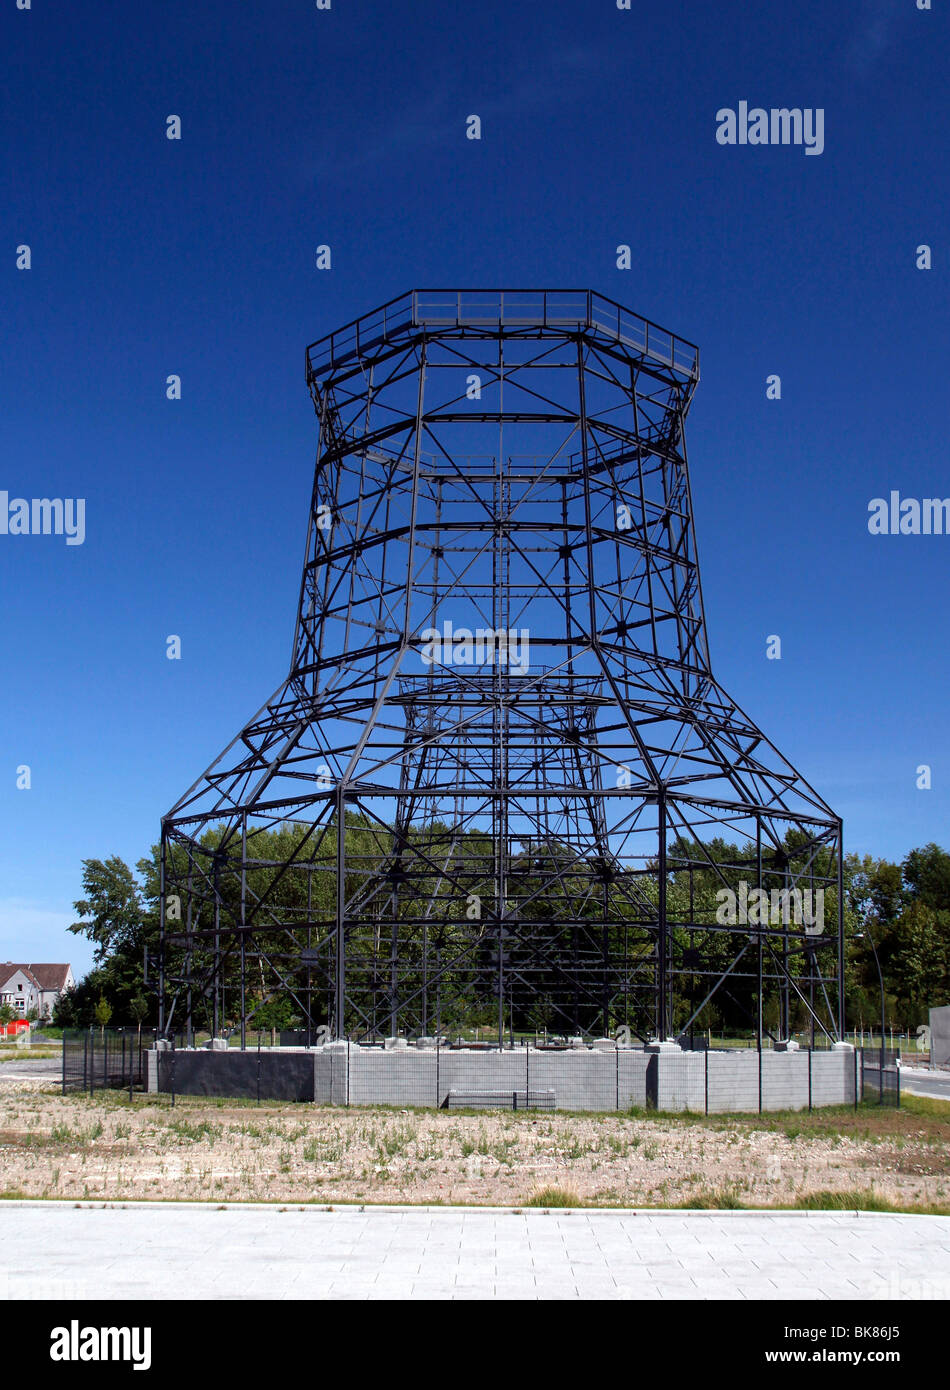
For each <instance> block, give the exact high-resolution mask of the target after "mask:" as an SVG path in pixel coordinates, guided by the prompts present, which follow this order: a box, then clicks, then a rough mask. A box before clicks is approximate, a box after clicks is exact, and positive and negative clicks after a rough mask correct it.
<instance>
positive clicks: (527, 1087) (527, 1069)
mask: <svg viewBox="0 0 950 1390" xmlns="http://www.w3.org/2000/svg"><path fill="white" fill-rule="evenodd" d="M530 1096H531V1062H530V1060H529V1058H528V1042H527V1039H525V1045H524V1104H525V1109H526V1110H527V1108H528V1105H529V1104H530Z"/></svg>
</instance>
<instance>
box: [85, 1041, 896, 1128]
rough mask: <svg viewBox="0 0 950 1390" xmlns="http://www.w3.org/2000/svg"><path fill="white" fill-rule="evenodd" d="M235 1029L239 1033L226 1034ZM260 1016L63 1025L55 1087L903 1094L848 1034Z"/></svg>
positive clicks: (749, 1101)
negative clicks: (518, 1033) (554, 1035)
mask: <svg viewBox="0 0 950 1390" xmlns="http://www.w3.org/2000/svg"><path fill="white" fill-rule="evenodd" d="M235 1041H236V1040H235ZM281 1042H282V1044H283V1045H279V1044H277V1042H276V1039H275V1038H274V1037H273V1035H272V1034H271V1033H270V1031H269V1030H268V1031H267V1032H264V1031H261V1032H259V1033H257V1034H256V1035H254V1036H253V1037H247V1038H246V1039H245V1046H244V1047H243V1048H242V1047H239V1046H236V1045H235V1046H229V1045H228V1043H227V1041H226V1040H217V1041H215V1042H209V1043H208V1044H206V1045H204V1046H199V1047H195V1046H194V1045H193V1040H192V1039H189V1038H186V1037H185V1036H184V1035H182V1036H180V1037H172V1038H167V1039H159V1040H156V1038H155V1036H154V1034H152V1033H151V1032H146V1031H143V1032H141V1033H138V1032H137V1030H134V1029H129V1030H122V1029H86V1030H71V1031H69V1032H65V1033H64V1035H63V1091H64V1093H65V1092H66V1091H69V1090H88V1091H94V1090H97V1089H103V1088H113V1089H114V1088H119V1087H125V1088H128V1089H129V1090H130V1093H131V1092H133V1091H134V1090H136V1089H141V1090H148V1091H150V1092H152V1093H153V1094H161V1095H164V1096H167V1097H168V1098H169V1100H170V1103H171V1104H172V1105H176V1104H178V1103H180V1102H181V1101H182V1100H183V1099H186V1098H190V1099H195V1100H200V1099H202V1098H209V1097H218V1098H222V1099H225V1098H229V1099H232V1100H236V1101H245V1102H246V1101H252V1102H256V1103H258V1104H260V1103H262V1102H278V1103H281V1102H284V1103H286V1102H308V1101H309V1102H311V1103H313V1102H315V1103H317V1104H322V1105H340V1106H373V1105H379V1106H396V1107H400V1108H403V1107H405V1108H415V1107H423V1108H436V1109H440V1110H483V1109H497V1108H504V1109H510V1110H515V1111H517V1110H566V1111H601V1112H603V1111H621V1112H623V1111H627V1112H628V1111H630V1110H636V1109H655V1110H658V1111H670V1112H684V1111H687V1112H691V1113H695V1114H705V1115H712V1114H728V1113H749V1112H756V1111H759V1112H762V1111H779V1110H809V1111H810V1110H812V1109H815V1108H816V1107H819V1106H828V1105H851V1106H855V1107H856V1106H858V1105H859V1104H861V1103H876V1104H880V1105H889V1106H899V1104H900V1069H899V1064H900V1054H899V1052H898V1051H897V1050H896V1049H885V1050H884V1052H883V1054H882V1051H881V1049H879V1048H876V1049H874V1050H873V1051H869V1050H861V1049H852V1048H851V1047H847V1046H846V1047H841V1048H825V1047H816V1048H814V1049H812V1048H801V1047H797V1046H795V1045H794V1044H791V1045H789V1046H787V1047H786V1048H774V1049H772V1048H768V1049H765V1048H764V1049H753V1048H721V1047H720V1048H717V1047H712V1048H710V1047H709V1046H708V1045H705V1046H700V1047H696V1048H693V1049H692V1050H691V1049H688V1048H683V1047H681V1046H677V1045H676V1044H672V1043H668V1044H664V1045H662V1046H661V1047H660V1048H658V1049H654V1048H649V1047H643V1046H635V1045H634V1046H625V1045H617V1044H616V1043H615V1042H613V1041H612V1040H609V1039H602V1040H600V1041H599V1042H594V1043H581V1042H580V1040H577V1041H576V1042H574V1043H562V1042H558V1043H549V1044H542V1043H536V1042H531V1041H529V1040H525V1041H524V1042H522V1043H520V1044H519V1043H514V1044H512V1045H511V1046H510V1047H508V1048H506V1049H499V1048H498V1047H497V1046H488V1045H484V1046H478V1045H477V1044H472V1043H467V1044H461V1045H459V1044H457V1043H456V1044H454V1045H453V1044H450V1043H447V1042H446V1041H444V1040H442V1039H438V1038H431V1039H428V1038H427V1039H423V1040H421V1041H420V1042H419V1043H416V1044H414V1043H410V1042H408V1041H405V1040H402V1039H400V1040H398V1041H397V1042H396V1043H395V1044H392V1043H390V1044H386V1045H384V1044H382V1043H380V1044H378V1045H367V1044H362V1045H358V1044H355V1043H352V1042H333V1043H330V1044H326V1045H322V1046H318V1047H311V1048H308V1047H307V1046H306V1045H305V1044H304V1045H300V1044H299V1043H297V1040H296V1039H294V1042H293V1043H290V1044H288V1043H286V1042H284V1040H283V1039H281Z"/></svg>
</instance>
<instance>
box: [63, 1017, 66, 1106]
mask: <svg viewBox="0 0 950 1390" xmlns="http://www.w3.org/2000/svg"><path fill="white" fill-rule="evenodd" d="M65 1094H66V1029H65V1028H64V1029H63V1095H65Z"/></svg>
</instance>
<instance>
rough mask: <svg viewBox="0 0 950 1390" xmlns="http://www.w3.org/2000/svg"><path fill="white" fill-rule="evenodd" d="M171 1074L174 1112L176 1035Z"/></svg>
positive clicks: (173, 1043)
mask: <svg viewBox="0 0 950 1390" xmlns="http://www.w3.org/2000/svg"><path fill="white" fill-rule="evenodd" d="M171 1072H172V1080H171V1087H172V1109H173V1110H174V1108H175V1037H174V1034H173V1035H172V1066H171Z"/></svg>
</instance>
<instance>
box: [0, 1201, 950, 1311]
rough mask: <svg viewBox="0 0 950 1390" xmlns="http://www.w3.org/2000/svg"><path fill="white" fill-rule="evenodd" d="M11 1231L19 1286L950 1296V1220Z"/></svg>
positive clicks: (453, 1221) (188, 1212)
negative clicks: (40, 1255)
mask: <svg viewBox="0 0 950 1390" xmlns="http://www.w3.org/2000/svg"><path fill="white" fill-rule="evenodd" d="M4 1231H5V1235H6V1237H7V1240H8V1242H11V1244H12V1248H20V1249H26V1248H39V1247H40V1246H41V1247H42V1248H43V1251H44V1260H43V1269H42V1271H36V1272H33V1271H30V1272H27V1273H25V1274H23V1275H22V1276H18V1277H17V1279H16V1280H12V1279H11V1280H8V1281H7V1285H6V1290H5V1294H6V1297H7V1298H9V1299H17V1298H31V1297H49V1296H51V1290H54V1289H57V1288H58V1289H61V1290H63V1291H64V1292H63V1297H64V1298H68V1299H70V1300H76V1299H83V1298H123V1297H129V1296H130V1295H131V1296H140V1297H146V1298H149V1297H155V1298H192V1297H195V1296H200V1297H207V1298H213V1299H218V1298H221V1299H233V1298H241V1297H259V1298H269V1299H278V1298H279V1299H283V1298H290V1299H333V1298H348V1299H349V1298H352V1299H360V1300H363V1299H373V1300H379V1299H399V1300H405V1299H406V1298H414V1299H418V1300H420V1301H421V1300H430V1299H454V1298H459V1299H461V1298H466V1299H471V1298H483V1299H492V1298H495V1299H515V1298H517V1299H523V1298H527V1299H539V1298H540V1299H565V1300H568V1299H569V1300H575V1299H577V1298H587V1299H625V1298H626V1299H633V1298H637V1299H642V1298H647V1299H656V1298H662V1299H708V1298H717V1299H722V1298H728V1299H744V1298H748V1299H768V1300H773V1299H790V1298H796V1299H798V1298H804V1299H816V1300H823V1299H826V1298H848V1299H867V1298H875V1299H880V1298H882V1297H883V1298H887V1297H889V1296H890V1297H894V1298H914V1297H920V1298H933V1297H934V1296H935V1294H934V1292H933V1290H934V1289H935V1288H943V1289H944V1290H945V1291H946V1292H945V1293H944V1294H943V1297H947V1296H950V1219H948V1218H944V1217H926V1216H900V1215H889V1214H880V1213H874V1214H867V1213H863V1214H860V1215H859V1214H856V1213H851V1214H848V1213H837V1212H836V1213H821V1212H814V1213H800V1212H794V1213H771V1212H769V1213H756V1212H729V1213H706V1212H697V1213H682V1212H677V1213H675V1214H672V1215H667V1214H666V1213H663V1212H643V1211H607V1210H602V1211H587V1212H583V1213H580V1212H563V1211H552V1212H551V1213H550V1214H545V1213H543V1212H523V1213H521V1214H520V1215H517V1216H515V1215H513V1214H512V1213H511V1212H509V1211H505V1210H497V1209H493V1210H486V1209H484V1208H479V1209H472V1208H454V1209H453V1208H434V1209H432V1210H429V1211H420V1210H418V1209H416V1210H413V1209H398V1208H397V1209H393V1208H375V1209H374V1208H369V1209H367V1210H365V1211H362V1212H361V1211H359V1210H358V1209H355V1208H346V1207H342V1208H340V1207H337V1208H335V1209H334V1210H332V1211H327V1210H325V1209H322V1208H317V1207H307V1208H304V1209H302V1210H301V1209H296V1208H292V1209H283V1210H281V1209H278V1208H274V1207H266V1206H258V1207H254V1206H250V1205H244V1206H233V1207H228V1208H227V1210H225V1211H220V1210H218V1209H216V1208H213V1207H203V1206H201V1205H200V1204H196V1203H190V1204H181V1205H177V1204H170V1203H163V1204H161V1205H160V1206H158V1205H155V1206H150V1205H149V1204H147V1203H137V1204H128V1205H125V1206H114V1207H109V1208H103V1207H102V1206H101V1204H100V1205H98V1206H95V1207H93V1206H91V1205H81V1206H78V1207H77V1206H76V1204H74V1203H47V1202H44V1203H30V1202H7V1203H5V1204H4ZM888 1289H892V1290H893V1291H894V1292H893V1293H891V1294H888ZM915 1290H919V1291H917V1292H915ZM53 1296H56V1295H55V1294H54V1295H53Z"/></svg>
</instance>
